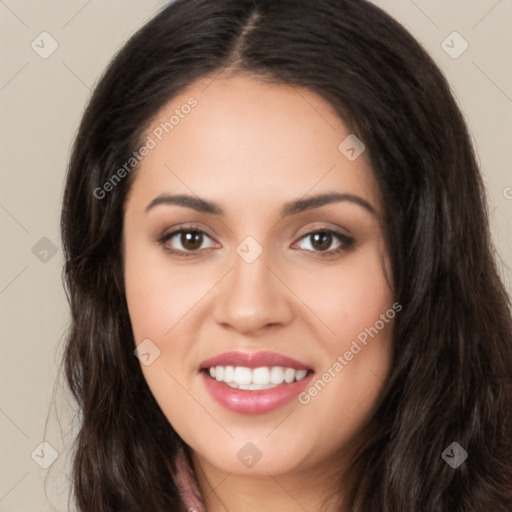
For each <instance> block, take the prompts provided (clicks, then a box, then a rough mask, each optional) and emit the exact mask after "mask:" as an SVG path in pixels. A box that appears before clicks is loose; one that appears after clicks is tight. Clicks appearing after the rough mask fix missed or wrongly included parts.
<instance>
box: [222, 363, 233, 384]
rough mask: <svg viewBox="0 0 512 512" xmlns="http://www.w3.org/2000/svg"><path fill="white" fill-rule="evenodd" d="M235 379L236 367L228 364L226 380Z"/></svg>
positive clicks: (225, 370)
mask: <svg viewBox="0 0 512 512" xmlns="http://www.w3.org/2000/svg"><path fill="white" fill-rule="evenodd" d="M234 381H235V369H234V368H233V367H232V366H226V367H225V368H224V382H234Z"/></svg>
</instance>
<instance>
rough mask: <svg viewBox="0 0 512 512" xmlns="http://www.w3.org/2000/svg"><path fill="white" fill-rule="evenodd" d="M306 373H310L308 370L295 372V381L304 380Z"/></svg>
mask: <svg viewBox="0 0 512 512" xmlns="http://www.w3.org/2000/svg"><path fill="white" fill-rule="evenodd" d="M306 373H308V371H307V370H297V371H296V372H295V379H296V380H302V379H303V378H304V377H305V376H306Z"/></svg>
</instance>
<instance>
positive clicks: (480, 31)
mask: <svg viewBox="0 0 512 512" xmlns="http://www.w3.org/2000/svg"><path fill="white" fill-rule="evenodd" d="M164 3H165V2H161V1H157V0H148V1H142V0H141V1H134V0H130V1H127V0H124V1H121V0H110V1H108V2H107V1H103V2H100V1H98V0H93V1H86V0H81V1H75V0H67V1H60V2H58V1H39V0H38V1H35V0H34V1H23V0H5V2H0V38H1V39H0V52H1V62H2V64H1V68H0V116H1V117H0V119H1V124H0V130H1V137H0V144H1V159H0V165H1V167H0V168H1V173H2V181H1V183H2V186H1V189H0V226H1V230H2V264H1V269H0V315H1V317H0V318H1V327H2V331H1V335H2V342H1V350H2V354H1V358H0V365H1V366H0V379H1V381H0V450H1V452H0V460H1V468H0V511H4V512H19V511H21V510H25V511H29V510H30V511H46V510H52V509H51V507H50V504H49V503H48V501H47V499H46V497H45V490H44V485H43V483H44V478H45V476H46V475H47V474H48V472H50V473H49V481H48V493H49V495H50V496H51V497H52V503H53V505H54V506H55V508H56V510H59V511H64V510H68V508H67V503H66V494H67V489H68V487H69V486H68V480H67V476H66V474H67V472H68V468H67V467H66V451H67V449H68V448H69V447H70V443H71V441H72V440H73V431H72V430H71V423H70V418H71V412H72V409H71V408H69V407H67V406H66V405H65V403H64V402H63V400H64V398H65V393H62V391H61V392H59V393H58V394H57V395H56V401H57V404H59V410H60V414H59V416H58V417H57V416H56V415H55V411H54V409H52V411H51V414H50V419H49V422H48V425H47V431H46V435H45V426H46V420H47V416H48V412H49V407H50V404H51V401H52V394H53V390H54V383H55V379H56V377H57V369H58V364H59V358H60V353H61V349H62V342H63V336H64V333H65V330H66V327H67V322H68V305H67V302H66V297H65V294H64V291H63V287H62V283H61V271H62V264H63V259H62V251H61V244H60V238H59V215H60V202H61V197H62V190H63V183H64V176H65V170H66V166H67V161H68V158H69V154H70V148H71V144H72V141H73V138H74V136H75V133H76V130H77V127H78V123H79V120H80V117H81V114H82V112H83V109H84V107H85V105H86V103H87V101H88V99H89V97H90V94H91V89H92V88H93V86H94V84H95V83H96V81H97V80H98V78H99V77H100V75H101V74H102V72H103V71H104V68H105V66H106V64H107V62H108V61H109V60H110V58H111V57H112V56H113V55H114V53H115V52H116V51H117V50H118V49H119V48H120V47H121V46H122V45H123V43H124V42H125V41H126V40H127V39H128V37H129V36H130V35H131V34H133V33H134V32H135V30H136V29H137V28H139V27H140V26H141V25H142V24H143V23H144V22H145V21H146V20H147V19H148V18H149V17H151V16H152V15H153V14H155V13H156V12H157V11H158V10H159V9H160V8H161V7H162V6H163V5H164ZM375 3H376V4H377V5H380V6H381V7H382V8H384V9H385V10H386V11H388V12H389V13H390V14H391V15H393V16H394V17H395V18H396V19H397V20H398V21H400V22H401V23H402V24H403V25H405V27H406V28H408V29H409V30H410V31H411V32H412V34H413V35H414V36H415V37H416V38H417V39H418V40H419V41H420V42H421V43H422V44H423V45H424V46H425V48H426V49H427V51H428V52H429V53H430V54H431V55H432V57H433V58H434V60H435V61H436V62H437V64H438V65H439V67H440V68H441V69H442V71H443V72H444V73H445V75H446V76H447V78H448V80H449V82H450V83H451V85H452V88H453V91H454V94H455V96H456V98H457V101H458V103H459V105H460V107H461V109H462V111H463V113H464V115H465V117H466V119H467V122H468V125H469V128H470V131H471V133H472V136H473V140H474V144H475V149H476V152H477V155H478V158H479V161H480V164H481V168H482V172H483V175H484V179H485V182H486V184H487V193H488V201H489V208H490V211H491V223H492V229H493V236H494V239H495V241H496V246H497V250H498V253H499V254H500V256H501V259H502V260H503V265H502V273H503V278H504V280H505V282H506V284H507V287H508V289H509V290H510V289H511V270H510V269H511V263H512V245H511V240H512V236H511V235H512V172H511V166H510V162H511V161H512V158H511V156H512V144H511V142H512V140H511V133H512V130H511V127H512V71H511V64H510V63H511V62H512V31H511V30H510V20H512V2H510V1H507V0H481V1H478V2H468V1H464V0H457V1H456V0H449V1H447V0H430V1H426V0H415V1H412V0H400V1H391V0H380V1H375ZM454 31H457V32H458V33H459V34H460V35H461V36H462V37H463V38H464V39H465V40H466V41H467V43H468V44H469V46H468V48H467V50H466V51H465V52H464V53H462V54H461V55H460V56H459V57H458V58H452V57H451V56H450V55H449V54H448V53H446V51H445V49H443V46H446V44H448V45H449V46H451V47H452V48H451V49H450V50H449V51H451V52H452V53H453V52H456V51H457V50H460V48H461V46H460V44H461V43H462V41H461V40H460V39H457V36H456V37H455V39H454V37H453V36H450V37H449V38H448V39H447V40H446V38H447V36H449V35H450V34H451V33H452V32H454ZM42 32H48V33H49V34H50V35H51V37H52V38H53V39H54V40H55V41H57V43H58V48H57V50H56V51H55V52H54V53H53V54H51V55H50V56H49V57H48V58H46V59H44V58H42V57H41V56H40V55H39V53H43V54H44V52H45V51H46V52H47V51H49V50H50V49H51V44H52V42H51V40H50V39H49V37H48V36H40V34H41V33H42ZM41 39H43V42H41ZM444 40H446V42H445V43H444V45H443V43H442V42H443V41H444ZM452 40H453V42H452ZM33 41H35V43H34V45H35V46H36V48H37V51H38V52H39V53H37V52H36V51H35V50H34V49H33V48H32V46H31V44H32V42H33ZM53 44H54V43H53ZM43 439H46V441H47V442H48V443H50V445H51V446H52V447H53V448H54V449H55V450H56V452H57V453H58V457H57V459H56V461H55V463H53V464H51V466H50V467H49V469H44V468H42V467H41V464H43V465H45V464H48V463H49V462H51V458H52V449H51V448H50V447H48V446H40V444H41V442H42V441H43Z"/></svg>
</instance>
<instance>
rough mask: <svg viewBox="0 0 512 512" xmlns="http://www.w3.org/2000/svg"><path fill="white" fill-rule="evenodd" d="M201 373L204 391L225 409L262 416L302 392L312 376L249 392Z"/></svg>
mask: <svg viewBox="0 0 512 512" xmlns="http://www.w3.org/2000/svg"><path fill="white" fill-rule="evenodd" d="M201 373H202V377H203V380H204V383H205V386H206V389H207V390H208V392H209V393H210V394H211V395H212V397H213V398H214V399H215V400H216V401H217V402H218V403H219V404H220V405H222V406H223V407H225V408H226V409H229V410H230V411H233V412H238V413H241V414H263V413H265V412H270V411H273V410H275V409H278V408H279V407H281V406H283V405H284V404H287V403H288V402H291V401H292V400H293V399H294V398H296V397H297V395H298V394H299V393H300V392H301V391H304V389H305V388H307V386H308V385H309V383H310V382H311V379H312V378H313V375H314V373H313V372H312V373H311V374H308V375H306V377H304V378H303V379H302V380H299V381H297V382H292V383H290V384H280V385H279V386H276V387H275V388H270V389H261V390H256V391H250V390H247V389H236V388H232V387H230V386H228V385H227V384H225V383H224V382H219V381H217V380H215V379H212V378H211V377H210V376H209V375H207V374H206V372H204V371H203V372H201Z"/></svg>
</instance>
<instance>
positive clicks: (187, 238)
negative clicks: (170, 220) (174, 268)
mask: <svg viewBox="0 0 512 512" xmlns="http://www.w3.org/2000/svg"><path fill="white" fill-rule="evenodd" d="M208 239H210V240H212V238H211V237H210V236H208V235H207V234H206V233H205V232H204V231H202V230H201V229H196V228H181V229H177V230H175V231H173V232H171V233H167V234H165V235H163V236H162V237H161V238H160V239H159V240H158V241H159V243H160V244H161V245H163V246H164V249H165V250H166V251H168V252H170V253H172V254H175V255H177V256H195V255H198V254H200V253H201V252H202V251H203V250H204V249H205V248H206V249H208V248H211V247H212V246H213V244H210V247H208V246H207V247H203V246H204V245H205V243H206V242H207V240H208Z"/></svg>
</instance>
